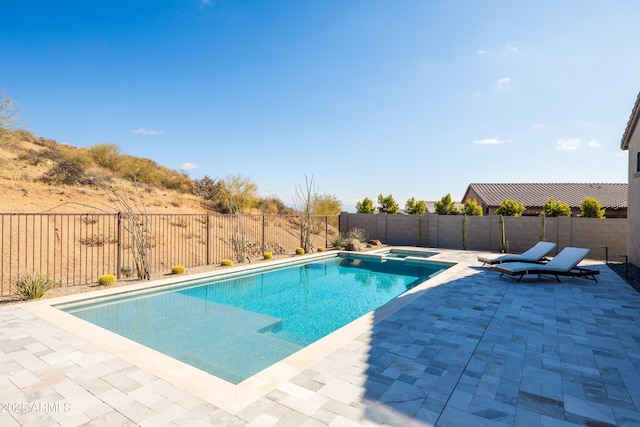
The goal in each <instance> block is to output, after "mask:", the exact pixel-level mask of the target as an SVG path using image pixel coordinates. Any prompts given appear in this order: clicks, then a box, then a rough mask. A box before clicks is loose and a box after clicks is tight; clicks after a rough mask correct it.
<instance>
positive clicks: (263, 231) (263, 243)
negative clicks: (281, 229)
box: [262, 214, 267, 255]
mask: <svg viewBox="0 0 640 427" xmlns="http://www.w3.org/2000/svg"><path fill="white" fill-rule="evenodd" d="M266 230H267V225H266V218H265V214H262V254H263V255H264V253H265V252H266V251H267V244H266V242H265V236H266Z"/></svg>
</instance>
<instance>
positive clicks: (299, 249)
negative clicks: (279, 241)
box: [296, 248, 304, 255]
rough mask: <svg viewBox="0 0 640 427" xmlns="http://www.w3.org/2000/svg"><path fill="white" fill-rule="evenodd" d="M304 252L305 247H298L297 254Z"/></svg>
mask: <svg viewBox="0 0 640 427" xmlns="http://www.w3.org/2000/svg"><path fill="white" fill-rule="evenodd" d="M302 254H304V248H296V255H302Z"/></svg>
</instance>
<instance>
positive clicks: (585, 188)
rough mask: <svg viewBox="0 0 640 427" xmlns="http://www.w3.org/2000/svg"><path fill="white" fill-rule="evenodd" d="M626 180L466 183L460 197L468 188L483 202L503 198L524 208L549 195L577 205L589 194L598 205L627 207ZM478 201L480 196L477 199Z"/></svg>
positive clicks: (540, 202)
mask: <svg viewBox="0 0 640 427" xmlns="http://www.w3.org/2000/svg"><path fill="white" fill-rule="evenodd" d="M627 187H628V186H627V184H626V183H620V184H618V183H615V184H598V183H594V184H588V183H586V184H582V183H560V184H544V183H519V184H478V183H474V184H469V187H468V188H467V191H466V192H465V194H464V197H463V198H462V200H463V201H464V200H466V199H467V198H468V197H469V193H470V191H471V190H472V189H473V191H474V192H475V193H476V194H477V195H478V197H479V198H480V199H482V202H484V203H485V204H486V205H487V206H499V205H500V203H501V202H502V201H503V200H504V199H512V200H515V201H517V202H518V203H524V205H525V206H526V207H527V208H535V207H542V206H544V204H545V203H547V202H548V201H549V198H550V197H553V198H554V199H555V200H559V201H561V202H564V203H566V204H568V205H569V206H570V207H572V208H579V207H580V202H581V201H582V200H584V198H585V197H593V198H594V199H596V200H598V201H599V202H600V206H602V207H603V208H609V209H624V208H626V207H627ZM478 202H480V200H478Z"/></svg>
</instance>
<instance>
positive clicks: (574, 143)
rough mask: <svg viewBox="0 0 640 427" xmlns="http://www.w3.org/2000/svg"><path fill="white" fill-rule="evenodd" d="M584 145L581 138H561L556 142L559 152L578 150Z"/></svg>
mask: <svg viewBox="0 0 640 427" xmlns="http://www.w3.org/2000/svg"><path fill="white" fill-rule="evenodd" d="M581 144H582V140H581V139H580V138H560V139H558V140H557V141H556V149H557V150H577V149H578V148H579V147H580V145H581Z"/></svg>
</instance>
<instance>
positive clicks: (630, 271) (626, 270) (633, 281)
mask: <svg viewBox="0 0 640 427" xmlns="http://www.w3.org/2000/svg"><path fill="white" fill-rule="evenodd" d="M609 268H611V269H612V270H613V271H615V272H616V273H618V275H620V277H622V278H623V279H624V280H626V281H627V283H628V284H629V285H631V287H633V289H635V290H636V291H638V292H640V267H637V266H635V265H633V264H627V265H626V266H625V264H624V263H609Z"/></svg>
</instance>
